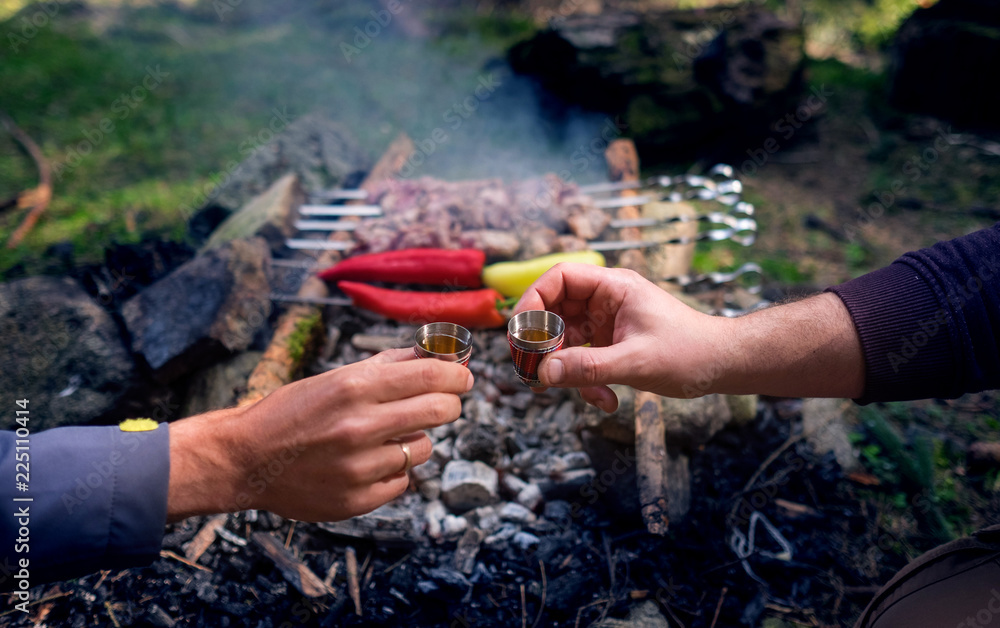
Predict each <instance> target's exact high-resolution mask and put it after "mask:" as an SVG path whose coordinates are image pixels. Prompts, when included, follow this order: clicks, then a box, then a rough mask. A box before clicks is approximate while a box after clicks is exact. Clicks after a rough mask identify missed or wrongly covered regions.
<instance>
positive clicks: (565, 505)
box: [542, 499, 573, 525]
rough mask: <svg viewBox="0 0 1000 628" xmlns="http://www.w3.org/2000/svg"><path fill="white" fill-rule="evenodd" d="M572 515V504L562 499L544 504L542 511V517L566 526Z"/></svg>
mask: <svg viewBox="0 0 1000 628" xmlns="http://www.w3.org/2000/svg"><path fill="white" fill-rule="evenodd" d="M572 514H573V506H572V504H570V503H569V502H568V501H565V500H562V499H554V500H552V501H550V502H546V503H545V509H544V510H543V511H542V516H543V517H545V518H546V519H548V520H549V521H554V522H555V523H557V524H559V525H567V524H568V523H569V522H570V517H571V516H572Z"/></svg>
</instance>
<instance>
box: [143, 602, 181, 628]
mask: <svg viewBox="0 0 1000 628" xmlns="http://www.w3.org/2000/svg"><path fill="white" fill-rule="evenodd" d="M143 619H144V620H145V621H146V622H147V623H148V624H149V625H150V626H153V627H154V628H174V626H176V625H177V620H176V619H174V618H173V617H171V616H170V614H169V613H167V611H165V610H163V608H161V607H160V605H158V604H155V603H153V604H150V605H149V606H148V607H146V613H145V616H144V617H143Z"/></svg>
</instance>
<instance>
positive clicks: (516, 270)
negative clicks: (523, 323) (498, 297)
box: [483, 251, 607, 297]
mask: <svg viewBox="0 0 1000 628" xmlns="http://www.w3.org/2000/svg"><path fill="white" fill-rule="evenodd" d="M562 262H573V263H577V264H593V265H595V266H606V265H607V262H606V261H605V260H604V256H603V255H601V254H600V253H598V252H597V251H572V252H570V253H553V254H551V255H543V256H542V257H536V258H535V259H529V260H525V261H523V262H499V263H497V264H490V265H489V266H487V267H486V268H484V269H483V284H484V285H486V286H487V287H490V288H493V289H494V290H496V291H497V292H499V293H501V294H502V295H504V296H505V297H519V296H521V295H522V294H524V291H525V290H527V289H528V286H530V285H531V284H532V283H534V282H535V280H536V279H538V278H539V277H541V276H542V275H543V274H544V273H545V271H547V270H548V269H550V268H552V267H553V266H555V265H556V264H560V263H562Z"/></svg>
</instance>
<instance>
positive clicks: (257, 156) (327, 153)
mask: <svg viewBox="0 0 1000 628" xmlns="http://www.w3.org/2000/svg"><path fill="white" fill-rule="evenodd" d="M274 113H275V115H274V116H273V117H272V118H271V121H270V123H269V124H270V125H273V126H271V127H270V131H272V132H280V135H278V136H277V137H275V138H274V139H273V140H271V141H270V142H269V143H268V144H267V145H265V146H261V147H259V148H258V149H257V150H255V151H254V152H253V153H252V154H251V155H250V156H249V157H248V158H247V159H246V160H244V161H243V163H241V164H240V165H239V166H238V167H237V168H235V169H234V170H233V173H232V176H231V177H230V178H229V179H228V180H227V181H226V183H225V184H224V185H223V186H222V187H221V188H219V190H218V191H217V192H216V193H215V194H213V198H212V199H210V200H212V201H214V202H215V203H217V204H219V205H221V206H223V207H227V208H230V209H235V208H237V207H242V206H243V205H244V204H245V203H246V202H247V201H249V200H250V199H251V198H253V197H254V196H256V195H258V194H260V193H261V192H263V191H264V189H265V188H266V187H267V185H268V184H269V183H270V182H271V181H275V180H277V179H278V178H279V177H281V176H284V175H286V174H288V173H289V172H293V173H295V174H297V175H298V176H299V178H300V179H301V182H302V187H303V188H304V189H305V190H306V191H307V192H318V191H320V190H323V189H326V188H329V187H337V186H339V185H341V184H344V183H350V182H351V181H352V180H355V179H357V178H359V175H360V174H361V173H363V172H367V170H368V167H369V161H370V160H369V158H368V157H367V156H366V155H365V154H364V152H363V151H362V150H361V148H360V146H359V145H358V143H357V141H356V140H355V139H354V137H353V135H352V134H351V133H350V131H349V130H348V129H347V128H345V127H344V126H342V125H340V124H338V123H336V122H333V121H332V120H330V119H329V118H326V117H325V116H323V115H320V114H307V115H304V116H301V117H300V118H298V119H296V120H294V121H293V120H290V118H289V117H288V116H287V112H284V111H280V110H278V109H275V110H274ZM263 131H264V130H263V129H262V131H261V132H263Z"/></svg>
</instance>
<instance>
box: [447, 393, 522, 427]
mask: <svg viewBox="0 0 1000 628" xmlns="http://www.w3.org/2000/svg"><path fill="white" fill-rule="evenodd" d="M529 394H530V393H529ZM462 415H463V416H464V417H465V418H466V419H468V420H469V421H470V422H472V423H478V424H480V425H492V424H493V423H494V417H496V407H494V405H493V404H492V403H490V402H489V401H488V400H486V399H485V398H481V397H477V396H472V397H469V398H468V399H466V400H465V403H463V404H462Z"/></svg>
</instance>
